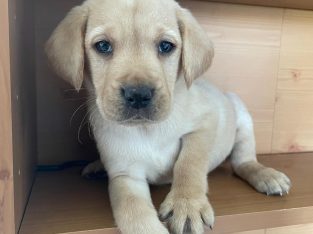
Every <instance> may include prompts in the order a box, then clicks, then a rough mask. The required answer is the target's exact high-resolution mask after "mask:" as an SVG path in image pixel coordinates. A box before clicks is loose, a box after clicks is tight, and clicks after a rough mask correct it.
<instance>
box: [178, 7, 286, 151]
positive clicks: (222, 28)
mask: <svg viewBox="0 0 313 234" xmlns="http://www.w3.org/2000/svg"><path fill="white" fill-rule="evenodd" d="M181 3H182V5H183V6H184V7H186V8H188V9H190V10H191V12H192V13H193V14H194V15H195V17H196V18H197V19H198V21H199V22H200V23H201V25H202V26H203V27H204V29H205V30H206V31H207V33H208V35H209V36H210V38H211V39H212V40H213V42H214V46H215V58H214V60H213V65H212V67H211V68H210V70H209V71H208V77H209V79H210V80H211V81H212V82H213V83H214V84H216V85H217V86H219V87H220V88H221V89H222V90H225V91H232V92H236V93H237V94H238V95H239V96H240V97H241V98H242V99H243V101H244V102H245V103H246V104H247V106H248V109H249V110H250V112H251V113H252V116H253V119H254V122H255V135H256V141H257V152H258V153H269V152H271V147H272V132H273V116H274V106H275V93H276V82H277V73H278V66H279V54H280V43H281V26H282V20H283V13H284V10H283V9H275V8H264V7H254V6H242V5H225V4H217V3H210V2H200V1H182V2H181ZM247 64H249V65H248V66H247Z"/></svg>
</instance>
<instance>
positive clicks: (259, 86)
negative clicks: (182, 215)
mask: <svg viewBox="0 0 313 234" xmlns="http://www.w3.org/2000/svg"><path fill="white" fill-rule="evenodd" d="M81 2H82V0H67V1H62V0H55V1H51V0H28V1H26V0H20V1H17V0H10V1H9V0H0V39H1V40H0V234H13V233H18V232H19V233H23V234H24V233H26V234H37V233H43V234H46V233H47V234H49V233H118V230H117V229H116V228H115V225H114V221H113V218H112V214H111V208H110V203H109V200H108V195H107V188H106V187H107V182H106V180H105V179H103V180H86V179H83V178H81V177H80V170H81V167H79V166H73V167H65V168H64V169H63V170H55V169H60V167H57V166H60V165H62V164H63V163H65V162H72V164H80V163H82V161H90V160H93V159H95V158H96V157H97V152H96V149H95V146H94V143H93V140H92V139H91V137H90V136H89V133H88V124H86V121H85V120H86V118H85V114H86V109H85V107H84V105H83V104H84V101H85V97H86V96H85V94H84V91H83V92H81V93H79V94H77V93H76V92H75V91H74V90H73V89H72V88H71V87H70V86H68V85H67V84H65V83H64V82H63V81H62V80H61V79H59V78H57V77H56V75H55V74H54V73H53V71H52V70H51V69H50V68H49V66H48V64H47V60H46V57H45V55H44V52H43V45H44V42H45V41H46V40H47V38H48V36H49V35H50V33H51V32H52V30H53V29H54V28H55V26H56V25H57V23H58V22H59V21H60V20H61V19H62V18H63V17H64V16H65V14H66V12H67V11H68V10H69V9H70V8H71V7H73V6H74V5H78V4H80V3H81ZM181 4H182V5H183V6H185V7H186V8H189V9H190V10H191V11H192V12H193V14H194V15H195V16H196V18H197V19H198V20H199V22H200V23H201V24H202V26H203V27H204V29H205V30H206V31H207V33H208V35H209V36H210V37H211V39H212V41H213V42H214V45H215V52H216V53H215V54H216V56H215V59H214V62H213V65H212V67H211V69H210V70H209V71H208V77H209V79H210V80H211V81H212V82H213V83H215V84H216V85H217V86H219V87H220V88H221V89H223V90H225V91H226V90H230V91H233V92H237V93H238V94H239V96H241V98H242V99H243V100H244V101H245V103H246V104H247V106H248V108H249V110H250V112H251V113H252V116H253V119H254V123H255V134H256V139H257V151H258V153H259V154H260V156H259V158H260V161H262V162H263V163H264V164H266V165H268V166H273V167H275V168H277V169H280V170H282V171H284V172H286V173H287V174H288V175H289V176H290V177H291V179H292V182H293V187H292V190H291V193H290V194H289V195H288V196H286V197H283V198H280V197H266V196H264V195H262V194H258V193H256V192H255V191H254V190H253V189H252V188H250V187H249V186H248V185H246V184H245V183H244V182H242V181H241V180H239V179H238V178H236V177H234V176H233V174H232V172H231V169H230V168H229V166H228V165H227V163H226V164H225V165H223V166H221V167H220V168H218V169H217V170H216V171H214V172H213V173H212V175H211V176H210V178H209V183H210V188H211V192H210V199H211V201H212V203H213V206H214V208H215V211H216V216H217V219H216V225H215V229H214V231H213V232H211V231H210V232H208V233H239V232H240V233H241V232H244V233H255V234H257V233H260V234H261V233H270V234H272V233H273V234H276V233H313V183H312V179H313V170H312V169H311V167H312V166H311V165H313V153H310V152H311V151H313V118H312V116H313V11H312V10H313V2H312V1H309V0H298V1H291V0H290V1H289V0H273V1H264V0H262V1H261V0H249V1H246V0H216V1H191V0H188V1H187V0H183V1H181ZM249 4H250V5H249ZM291 153H292V154H291ZM38 168H39V169H41V170H39V171H38ZM151 190H152V194H153V200H154V203H155V205H156V206H158V205H159V204H160V203H161V202H162V200H163V199H164V197H165V195H166V193H167V192H168V190H169V187H168V186H162V187H152V188H151Z"/></svg>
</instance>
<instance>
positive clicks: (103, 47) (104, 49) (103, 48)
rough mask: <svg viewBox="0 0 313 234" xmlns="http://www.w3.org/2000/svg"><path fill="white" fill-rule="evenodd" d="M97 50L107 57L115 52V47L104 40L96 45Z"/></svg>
mask: <svg viewBox="0 0 313 234" xmlns="http://www.w3.org/2000/svg"><path fill="white" fill-rule="evenodd" d="M95 48H96V50H97V51H98V52H99V53H101V54H105V55H110V54H112V52H113V47H112V45H111V43H110V42H109V41H106V40H103V41H98V42H97V43H96V44H95Z"/></svg>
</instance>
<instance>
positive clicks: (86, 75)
mask: <svg viewBox="0 0 313 234" xmlns="http://www.w3.org/2000/svg"><path fill="white" fill-rule="evenodd" d="M46 50H47V54H48V57H49V59H50V61H51V63H52V65H53V66H54V68H55V70H56V71H57V72H58V74H59V75H60V76H62V77H63V78H64V79H65V80H66V81H68V82H70V83H71V84H72V85H73V86H74V87H75V88H76V89H77V90H79V89H80V87H81V85H82V83H83V81H85V82H86V85H87V87H88V89H89V91H90V98H91V102H92V104H91V105H90V111H91V113H92V114H91V116H90V121H91V124H92V126H93V133H94V135H95V139H96V142H97V146H98V149H99V151H100V155H101V161H102V163H103V164H104V166H105V169H106V170H107V172H108V175H109V179H110V181H109V191H110V198H111V204H112V209H113V213H114V217H115V220H116V223H117V225H118V227H119V228H120V230H121V232H122V233H126V234H127V233H129V234H137V233H138V234H165V233H169V232H171V233H194V234H199V233H203V232H204V226H203V225H207V226H209V227H212V226H213V222H214V213H213V209H212V206H211V205H210V202H209V200H208V197H207V192H208V183H207V174H208V173H209V172H210V171H212V170H213V169H214V168H216V167H217V166H218V165H220V163H221V162H223V161H224V160H225V159H226V157H227V156H228V155H230V160H231V164H232V166H233V169H234V171H235V172H236V173H237V175H238V176H240V177H241V178H242V179H244V180H246V181H247V182H248V183H250V184H251V185H252V186H253V187H254V188H255V189H256V190H258V191H259V192H262V193H266V194H268V195H274V194H279V195H282V194H285V193H288V190H289V188H290V181H289V179H288V178H287V176H285V175H284V174H283V173H280V172H278V171H276V170H274V169H271V168H267V167H264V166H263V165H261V164H260V163H258V162H257V159H256V154H255V140H254V133H253V124H252V120H251V117H250V115H249V113H248V111H247V110H246V108H245V106H244V104H243V103H242V102H241V100H240V99H239V98H238V97H237V96H236V95H234V94H226V95H225V94H223V93H222V92H220V91H219V90H217V89H216V88H215V87H213V86H212V85H211V84H210V83H209V82H208V81H207V80H205V79H203V77H202V75H203V73H204V72H205V71H206V70H207V69H208V67H209V66H210V64H211V61H212V57H213V47H212V43H211V42H210V40H209V39H208V37H207V35H206V33H205V32H204V31H203V30H202V28H201V27H200V26H199V24H198V23H197V22H196V20H195V19H194V18H193V16H192V15H191V14H190V12H188V11H187V10H185V9H182V8H181V7H180V6H179V5H178V4H177V3H176V2H175V1H173V0H114V1H112V0H87V1H86V2H85V3H83V4H82V5H81V6H77V7H75V8H73V9H72V10H71V11H70V12H69V13H68V15H67V16H66V17H65V19H64V20H63V21H62V22H61V23H60V24H59V26H58V27H57V28H56V29H55V31H54V32H53V34H52V36H51V38H50V39H49V41H48V43H47V47H46ZM197 78H198V79H197ZM195 79H197V80H195ZM98 168H99V164H97V163H94V164H91V165H90V166H89V167H87V168H86V170H85V172H86V173H87V172H90V171H91V170H97V169H98ZM170 182H171V183H172V187H171V191H170V192H169V194H168V195H167V197H166V199H165V201H164V202H163V204H162V205H161V207H160V211H159V216H158V214H157V212H156V210H155V208H154V207H153V205H152V202H151V198H150V192H149V186H148V184H149V183H151V184H160V183H170ZM159 217H160V219H161V221H166V222H167V224H168V228H169V230H168V229H167V228H166V227H165V226H164V225H163V224H162V223H161V221H160V220H159Z"/></svg>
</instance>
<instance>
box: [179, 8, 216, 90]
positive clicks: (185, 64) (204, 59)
mask: <svg viewBox="0 0 313 234" xmlns="http://www.w3.org/2000/svg"><path fill="white" fill-rule="evenodd" d="M177 18H178V25H179V30H180V33H181V37H182V41H183V44H182V55H181V56H182V59H181V61H182V69H183V73H184V77H185V81H186V85H187V87H190V86H191V84H192V82H193V80H194V79H196V78H198V77H199V76H201V75H202V74H203V73H204V72H205V71H206V70H207V69H208V68H209V66H210V65H211V61H212V59H213V56H214V49H213V44H212V42H211V41H210V39H209V38H208V36H207V34H206V32H205V31H204V30H203V29H202V28H201V26H200V25H199V23H198V22H197V21H196V19H195V18H194V17H193V16H192V15H191V13H190V12H189V11H188V10H186V9H183V8H179V9H178V11H177Z"/></svg>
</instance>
